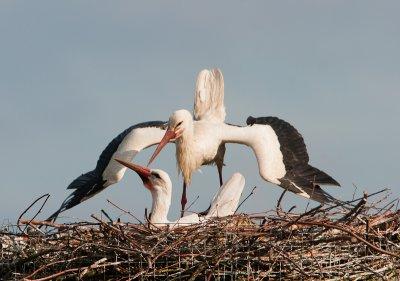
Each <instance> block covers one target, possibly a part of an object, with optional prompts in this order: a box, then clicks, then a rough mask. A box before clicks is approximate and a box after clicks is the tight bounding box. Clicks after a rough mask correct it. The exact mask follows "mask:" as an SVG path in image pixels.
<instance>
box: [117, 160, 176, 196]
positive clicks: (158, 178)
mask: <svg viewBox="0 0 400 281" xmlns="http://www.w3.org/2000/svg"><path fill="white" fill-rule="evenodd" d="M115 161H117V162H119V163H120V164H122V165H124V166H125V167H127V168H129V169H131V170H133V171H135V172H136V173H137V174H138V175H139V177H140V178H141V179H142V181H143V185H144V186H145V187H146V188H147V189H148V190H150V191H151V193H153V192H154V193H155V194H157V195H159V196H160V195H163V196H166V197H167V198H168V197H171V194H172V183H171V179H170V177H169V175H168V174H167V173H166V172H164V171H163V170H159V169H149V168H147V167H143V166H140V165H137V164H133V163H129V162H125V161H123V160H119V159H115Z"/></svg>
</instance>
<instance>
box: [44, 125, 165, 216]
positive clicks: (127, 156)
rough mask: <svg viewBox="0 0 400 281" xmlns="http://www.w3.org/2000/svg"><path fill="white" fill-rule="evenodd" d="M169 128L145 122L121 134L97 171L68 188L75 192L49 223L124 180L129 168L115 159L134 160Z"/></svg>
mask: <svg viewBox="0 0 400 281" xmlns="http://www.w3.org/2000/svg"><path fill="white" fill-rule="evenodd" d="M166 126H167V122H164V121H151V122H144V123H139V124H136V125H133V126H131V127H129V128H128V129H126V130H124V131H123V132H122V133H120V134H119V135H118V136H117V137H115V138H114V139H113V140H112V141H111V142H110V143H109V144H108V145H107V147H106V148H105V149H104V150H103V152H102V153H101V154H100V156H99V159H98V160H97V165H96V168H95V169H94V170H92V171H90V172H87V173H85V174H82V175H80V176H79V177H77V178H76V179H75V180H73V181H72V182H71V183H70V184H69V186H68V187H67V189H72V190H73V192H72V193H71V194H70V195H69V196H68V197H67V198H66V199H65V200H64V202H63V203H62V204H61V207H60V208H59V209H58V210H57V211H56V212H55V213H54V214H52V215H51V216H50V217H49V218H48V219H47V220H48V221H52V220H55V219H56V218H57V216H58V215H59V214H60V213H61V212H64V211H66V210H68V209H71V208H72V207H74V206H76V205H78V204H80V203H82V202H83V201H85V200H87V199H89V198H91V197H93V196H94V195H95V194H97V193H99V192H101V191H102V190H104V189H105V188H106V187H108V186H110V185H112V184H114V183H117V182H118V181H120V180H121V179H122V177H123V176H124V173H125V171H126V167H125V166H123V165H121V164H120V163H118V162H117V161H115V160H114V158H118V159H122V160H125V161H131V160H132V159H133V157H135V155H136V154H137V153H139V152H140V151H141V150H142V149H145V148H147V147H149V146H152V145H155V144H158V143H159V142H160V141H161V139H162V137H163V136H164V134H165V130H166Z"/></svg>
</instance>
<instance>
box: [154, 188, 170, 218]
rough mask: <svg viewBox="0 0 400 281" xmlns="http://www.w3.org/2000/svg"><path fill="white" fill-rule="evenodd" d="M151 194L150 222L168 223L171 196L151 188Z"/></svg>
mask: <svg viewBox="0 0 400 281" xmlns="http://www.w3.org/2000/svg"><path fill="white" fill-rule="evenodd" d="M151 196H152V198H153V203H152V206H151V218H150V222H151V223H153V224H164V223H168V218H167V216H168V211H169V207H170V206H171V196H169V198H168V196H167V194H165V193H162V192H158V191H156V190H151Z"/></svg>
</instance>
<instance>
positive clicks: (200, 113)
mask: <svg viewBox="0 0 400 281" xmlns="http://www.w3.org/2000/svg"><path fill="white" fill-rule="evenodd" d="M193 113H194V119H195V120H209V121H214V122H224V120H225V116H226V112H225V106H224V77H223V76H222V72H221V70H219V69H217V68H216V69H212V70H207V69H204V70H202V71H201V72H200V73H199V75H198V76H197V81H196V89H195V95H194V110H193Z"/></svg>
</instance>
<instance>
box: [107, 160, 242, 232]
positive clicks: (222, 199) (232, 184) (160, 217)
mask: <svg viewBox="0 0 400 281" xmlns="http://www.w3.org/2000/svg"><path fill="white" fill-rule="evenodd" d="M115 160H116V161H118V162H119V163H121V164H122V165H124V166H126V167H128V168H130V169H131V170H133V171H135V172H136V173H137V174H138V175H139V176H140V178H141V179H142V181H143V185H144V186H145V187H146V188H147V189H148V190H149V191H150V192H151V196H152V206H151V215H150V223H151V224H153V225H155V226H170V227H178V226H185V225H191V224H195V223H200V222H204V221H206V220H207V219H209V218H212V217H225V216H230V215H233V214H234V213H235V211H236V208H237V206H238V203H239V199H240V196H241V194H242V191H243V187H244V185H245V179H244V177H243V176H242V175H241V174H239V173H234V174H233V175H232V177H231V178H230V179H229V180H228V181H227V182H225V184H223V185H222V186H221V187H220V188H219V190H218V192H217V194H216V195H215V196H214V198H213V200H212V202H211V207H210V209H209V211H208V213H207V214H206V215H205V216H199V215H198V214H196V213H192V214H190V215H187V216H184V217H182V218H180V219H178V220H177V221H169V220H168V211H169V207H170V205H171V197H172V183H171V179H170V177H169V176H168V174H167V173H166V172H164V171H163V170H159V169H149V168H147V167H143V166H139V165H136V164H133V163H128V162H125V161H122V160H119V159H115Z"/></svg>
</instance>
